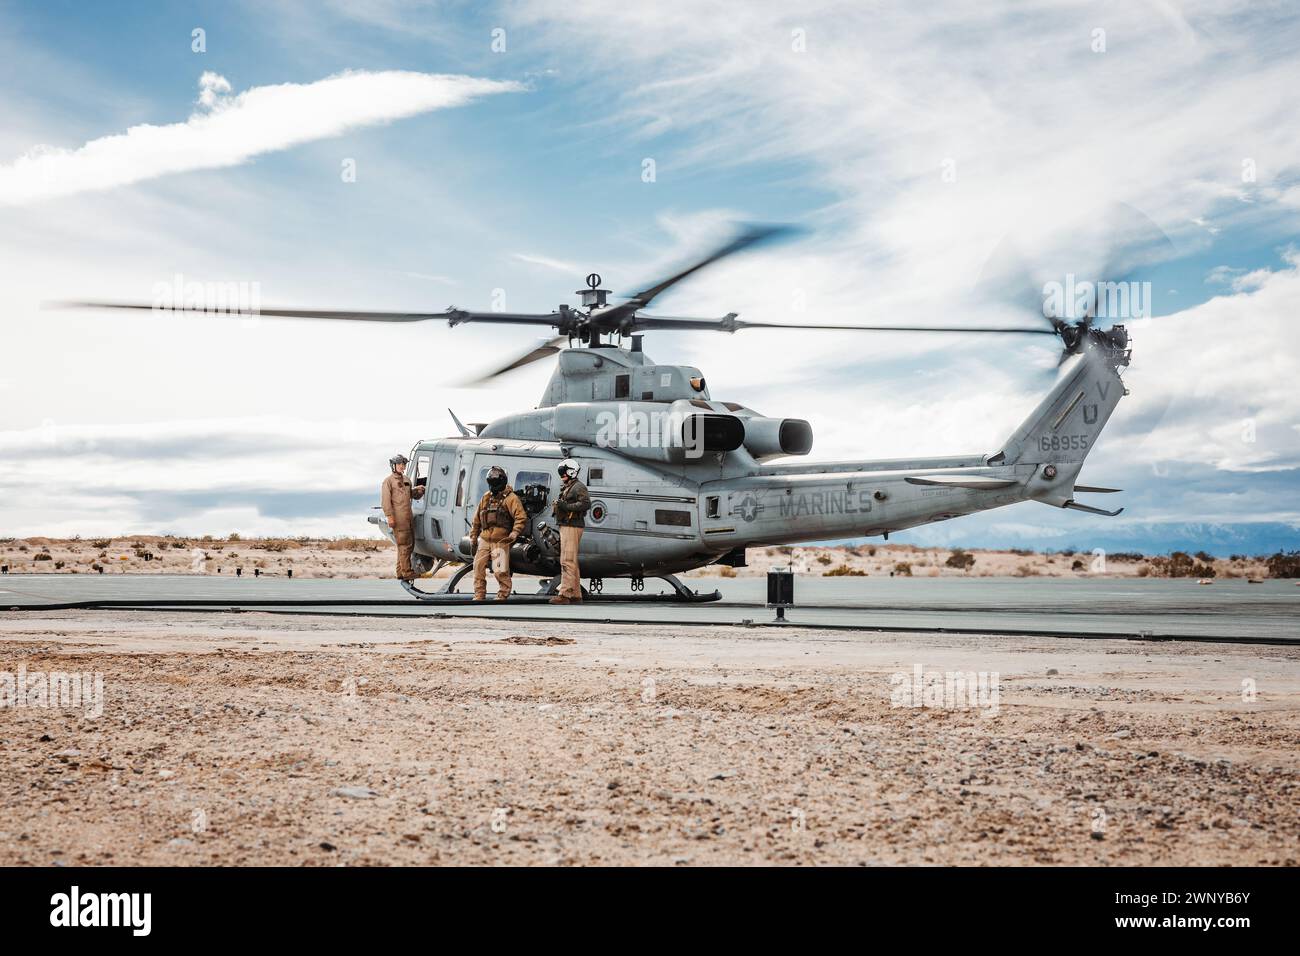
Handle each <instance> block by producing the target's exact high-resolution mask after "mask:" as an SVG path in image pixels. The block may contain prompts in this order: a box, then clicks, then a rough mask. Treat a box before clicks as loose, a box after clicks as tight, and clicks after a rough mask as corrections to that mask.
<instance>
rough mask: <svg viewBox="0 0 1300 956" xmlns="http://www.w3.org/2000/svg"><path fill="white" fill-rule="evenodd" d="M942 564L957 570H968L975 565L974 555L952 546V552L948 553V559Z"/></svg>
mask: <svg viewBox="0 0 1300 956" xmlns="http://www.w3.org/2000/svg"><path fill="white" fill-rule="evenodd" d="M944 565H945V566H946V567H949V568H956V569H957V570H958V571H969V570H970V569H971V568H973V567H974V566H975V555H973V554H971V553H970V552H968V551H963V550H962V549H961V548H953V549H952V554H950V555H948V560H947V561H945V562H944Z"/></svg>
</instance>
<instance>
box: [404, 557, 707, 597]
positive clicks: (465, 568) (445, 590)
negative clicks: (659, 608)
mask: <svg viewBox="0 0 1300 956" xmlns="http://www.w3.org/2000/svg"><path fill="white" fill-rule="evenodd" d="M433 570H434V571H437V570H438V567H434V569H433ZM473 571H474V566H473V565H470V564H464V565H461V566H460V567H459V568H457V569H456V571H455V573H454V574H452V576H451V577H450V578H448V579H447V583H446V584H444V585H443V586H442V587H440V588H439V589H438V590H437V591H422V590H420V589H419V588H418V587H416V586H415V582H414V581H401V582H400V583H401V585H402V587H404V588H405V589H406V593H408V594H409V595H411V597H413V598H415V599H416V600H417V601H426V602H429V603H432V604H462V603H464V602H466V601H470V600H472V599H473V595H470V594H462V593H460V592H458V591H457V590H456V586H457V585H458V584H460V582H461V581H462V580H463V579H464V578H465V576H466V575H468V574H471V573H473ZM649 577H651V578H658V579H659V580H660V581H664V582H666V583H667V584H668V585H669V586H670V587H671V588H672V592H671V593H667V594H665V593H663V592H660V593H659V594H646V593H644V588H645V578H643V577H640V576H638V577H635V578H632V582H633V584H632V586H633V589H634V590H639V591H640V592H641V593H634V594H604V593H601V592H600V591H597V592H596V593H594V594H593V593H592V591H591V589H590V588H583V589H582V602H583V603H584V604H588V603H591V604H596V603H599V604H664V603H667V604H705V603H708V602H710V601H721V600H722V592H720V591H717V590H714V591H710V592H709V593H707V594H701V593H700V592H699V591H693V590H691V589H690V588H688V587H687V586H686V585H685V584H683V583H682V582H681V581H680V580H679V579H678V578H677V577H676V576H675V575H672V574H652V575H649ZM602 584H603V582H602ZM638 584H639V585H640V587H639V588H638V587H637V585H638ZM559 585H560V576H559V575H558V574H557V575H555V576H554V577H550V578H542V581H541V586H540V587H539V588H538V590H537V593H536V594H520V593H518V592H517V591H516V592H515V593H514V594H512V595H510V599H509V602H508V603H510V604H544V603H546V602H547V601H549V600H550V599H551V598H552V597H553V596H554V595H555V594H556V593H558V589H559ZM492 586H493V582H491V581H489V597H490V596H491V594H490V591H491V587H492Z"/></svg>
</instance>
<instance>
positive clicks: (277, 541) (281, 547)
mask: <svg viewBox="0 0 1300 956" xmlns="http://www.w3.org/2000/svg"><path fill="white" fill-rule="evenodd" d="M253 547H254V548H257V549H258V550H259V551H275V552H280V551H287V550H289V549H290V548H296V547H298V545H297V543H296V542H293V541H286V540H285V539H283V538H266V539H264V540H262V541H259V542H258V543H257V544H255V545H253Z"/></svg>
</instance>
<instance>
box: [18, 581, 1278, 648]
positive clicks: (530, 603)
mask: <svg viewBox="0 0 1300 956" xmlns="http://www.w3.org/2000/svg"><path fill="white" fill-rule="evenodd" d="M430 583H431V582H430ZM684 583H685V584H686V585H687V586H688V587H690V588H692V589H693V590H696V591H698V592H700V593H701V594H707V593H709V592H712V591H713V590H715V589H716V590H718V591H720V592H721V595H722V597H721V600H719V601H716V602H713V603H703V604H683V603H680V602H676V601H674V600H673V595H672V591H671V589H670V588H669V587H668V585H666V584H664V583H663V582H659V581H656V580H653V579H651V580H647V581H646V590H645V591H644V592H638V593H635V594H634V593H632V592H631V591H630V590H628V584H627V582H625V581H611V582H607V585H606V589H605V591H604V592H603V593H602V594H600V595H598V596H597V597H596V598H595V599H594V600H590V601H587V602H584V603H583V604H581V605H564V606H551V605H549V604H548V603H547V600H546V598H545V597H543V596H541V595H538V594H537V593H535V592H536V582H535V581H534V580H533V579H528V578H517V579H516V584H517V586H518V589H517V591H516V594H515V595H514V596H512V598H511V599H510V600H509V601H507V602H504V603H498V602H496V601H492V600H489V601H488V602H486V603H482V604H478V603H473V602H471V601H470V600H469V597H468V595H464V594H459V595H450V596H446V597H444V598H443V599H442V600H441V601H439V602H437V603H434V602H425V601H417V600H415V599H413V598H411V597H410V596H408V595H407V594H406V593H405V592H404V591H403V590H402V589H401V587H400V586H399V584H398V583H397V582H396V581H392V580H377V579H301V580H296V581H295V580H290V579H285V578H279V577H263V578H260V579H250V578H243V579H235V578H229V577H227V578H217V577H213V576H204V577H200V576H188V575H103V576H95V577H91V576H87V575H66V574H52V575H9V576H5V577H0V609H3V610H8V609H11V608H13V609H19V610H20V612H21V611H22V610H27V611H30V610H35V609H38V608H45V609H52V608H54V607H61V608H68V609H75V608H77V607H84V608H92V607H94V608H112V607H114V606H116V607H122V608H137V609H139V608H147V607H156V608H160V609H161V608H171V609H181V608H185V609H188V610H195V611H208V612H223V611H224V612H234V611H242V610H248V611H252V610H262V611H275V612H278V613H300V614H305V613H310V614H344V615H352V616H356V615H367V616H396V615H400V616H405V615H434V616H438V615H441V616H454V617H461V616H484V617H496V618H502V619H512V620H530V619H537V620H575V621H592V622H604V621H608V622H619V623H639V622H645V623H671V624H679V625H682V626H688V625H723V626H725V625H745V624H750V625H754V626H763V625H767V624H771V623H774V619H775V614H774V612H773V611H772V610H770V609H768V608H767V607H766V606H765V605H764V600H765V593H766V591H765V588H766V583H765V581H764V580H763V579H762V578H731V579H724V578H687V579H684ZM656 592H659V593H658V594H656ZM656 597H658V598H661V600H660V601H656V600H655V598H656ZM795 602H796V603H795V606H794V607H792V608H790V609H789V610H787V611H786V615H785V616H786V619H787V621H788V622H789V623H790V624H791V625H794V626H804V627H824V628H830V629H847V630H857V629H860V630H864V631H870V630H922V631H952V632H955V633H980V634H998V633H1004V634H1026V635H1048V636H1051V635H1059V636H1079V637H1123V638H1148V639H1162V638H1163V639H1188V640H1202V641H1204V640H1223V641H1234V642H1249V643H1278V644H1284V643H1293V642H1300V624H1298V623H1297V622H1298V621H1300V587H1296V586H1295V583H1294V582H1291V581H1271V580H1270V581H1264V582H1262V583H1260V584H1250V583H1247V582H1246V581H1245V580H1241V579H1236V580H1223V581H1216V582H1214V583H1213V584H1211V585H1198V584H1197V583H1196V582H1195V581H1193V580H1154V579H1149V578H1148V579H1131V578H1096V579H1088V578H1059V579H1057V578H1036V579H1031V580H1024V579H1018V578H965V579H962V578H935V579H926V578H921V579H906V578H892V579H891V578H866V579H864V578H822V577H811V576H810V577H806V578H804V577H800V578H797V579H796V582H795Z"/></svg>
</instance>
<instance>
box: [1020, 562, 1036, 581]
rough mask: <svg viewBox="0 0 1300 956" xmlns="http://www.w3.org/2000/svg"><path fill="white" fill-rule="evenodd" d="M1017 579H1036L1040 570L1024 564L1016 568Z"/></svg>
mask: <svg viewBox="0 0 1300 956" xmlns="http://www.w3.org/2000/svg"><path fill="white" fill-rule="evenodd" d="M1016 577H1018V578H1036V577H1038V570H1037V569H1036V568H1034V566H1033V565H1029V564H1022V565H1020V566H1019V567H1018V568H1016Z"/></svg>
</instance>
